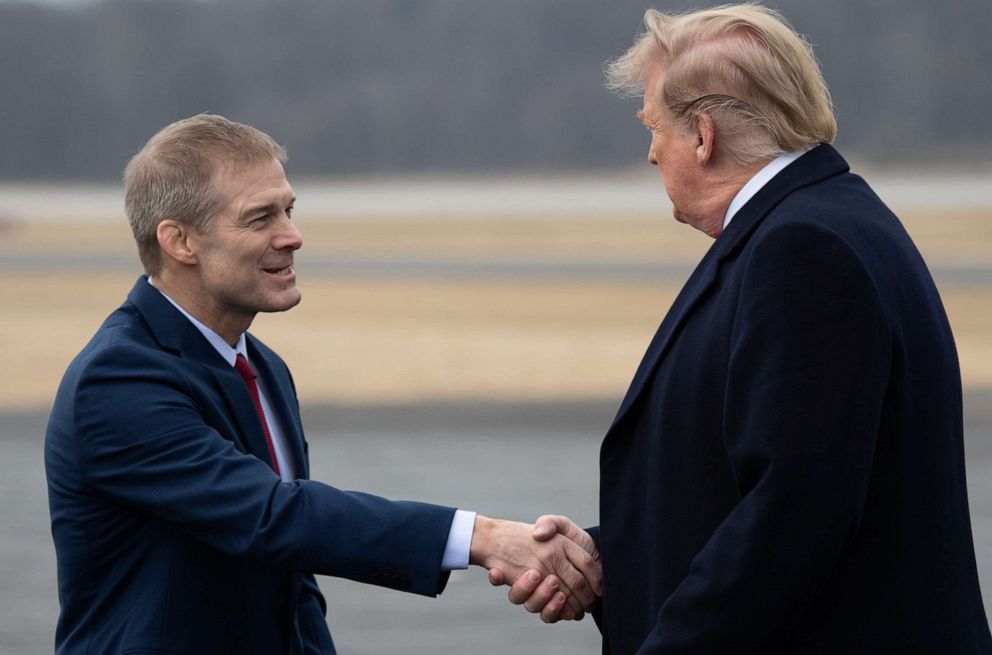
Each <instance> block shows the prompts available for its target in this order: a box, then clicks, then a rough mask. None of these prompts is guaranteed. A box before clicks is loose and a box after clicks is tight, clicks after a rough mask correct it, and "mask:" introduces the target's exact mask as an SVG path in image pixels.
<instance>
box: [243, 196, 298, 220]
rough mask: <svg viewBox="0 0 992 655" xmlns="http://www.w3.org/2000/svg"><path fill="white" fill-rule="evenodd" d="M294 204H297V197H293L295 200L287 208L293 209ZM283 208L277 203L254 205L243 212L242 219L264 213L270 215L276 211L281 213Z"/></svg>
mask: <svg viewBox="0 0 992 655" xmlns="http://www.w3.org/2000/svg"><path fill="white" fill-rule="evenodd" d="M294 204H296V196H293V198H292V199H291V200H290V201H289V204H288V205H286V206H287V207H292V206H293V205H294ZM281 207H282V205H281V204H279V203H277V202H269V203H266V204H264V205H253V206H251V207H248V208H247V209H245V210H244V211H243V212H241V216H242V218H246V217H248V216H252V215H254V214H262V213H265V214H270V213H272V212H274V211H279V209H281Z"/></svg>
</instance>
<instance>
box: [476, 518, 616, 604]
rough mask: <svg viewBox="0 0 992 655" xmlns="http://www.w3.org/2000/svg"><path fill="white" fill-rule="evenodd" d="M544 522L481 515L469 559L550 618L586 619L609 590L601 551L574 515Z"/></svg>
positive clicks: (517, 599)
mask: <svg viewBox="0 0 992 655" xmlns="http://www.w3.org/2000/svg"><path fill="white" fill-rule="evenodd" d="M552 519H554V520H552ZM558 520H560V521H561V525H562V526H563V527H564V528H565V529H563V530H562V531H561V532H562V534H558V532H559V529H558V522H557V521H558ZM540 521H542V522H541V523H538V525H537V526H535V527H532V526H530V525H528V524H526V523H518V522H515V521H504V520H500V519H490V518H487V517H485V516H477V517H476V522H475V531H474V533H473V535H472V545H471V548H470V551H469V563H471V564H477V565H479V566H484V567H485V568H487V569H489V572H490V575H489V580H490V582H492V583H493V584H509V585H511V586H512V588H511V591H510V602H514V603H515V604H521V603H522V604H524V606H525V607H526V608H527V609H528V610H529V611H532V612H541V618H542V620H545V621H546V622H549V623H551V622H554V621H557V620H558V619H559V618H573V619H578V618H581V617H582V613H583V611H585V610H588V609H591V608H592V607H593V606H594V605H595V603H596V601H597V600H598V598H599V597H600V596H602V593H603V570H602V567H601V565H600V563H599V553H598V552H597V551H596V548H595V544H593V542H592V539H591V538H590V537H589V535H587V534H586V533H585V532H583V531H582V530H581V529H579V528H578V527H577V526H576V527H575V529H574V530H573V529H571V528H570V527H569V526H575V524H574V523H572V522H571V521H569V520H568V519H566V518H564V517H542V518H541V520H540ZM576 530H577V531H578V533H581V534H578V533H577V532H576ZM569 537H574V539H572V538H569Z"/></svg>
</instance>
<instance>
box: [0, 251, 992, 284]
mask: <svg viewBox="0 0 992 655" xmlns="http://www.w3.org/2000/svg"><path fill="white" fill-rule="evenodd" d="M694 266H695V262H672V263H666V262H636V261H626V260H625V261H588V260H574V261H547V260H541V259H515V260H514V259H507V258H505V257H499V258H492V259H480V258H473V259H466V258H449V259H445V258H444V257H438V256H436V255H430V256H424V257H407V258H402V257H400V258H397V257H363V256H348V255H340V254H337V255H334V256H333V257H326V256H325V257H321V256H319V255H317V256H313V255H306V256H301V258H300V260H299V261H298V262H297V264H296V268H297V269H298V270H299V271H300V273H301V274H303V275H314V276H333V277H360V278H376V277H385V278H396V277H407V276H417V277H418V278H426V279H436V278H441V279H445V278H446V279H458V280H465V279H472V280H477V279H496V280H581V281H590V280H592V281H630V282H643V281H669V282H671V281H676V282H681V281H683V280H685V279H686V278H688V277H689V274H690V273H692V269H693V267H694ZM60 270H65V271H67V272H69V271H86V272H88V273H93V272H104V271H129V272H130V273H131V274H132V275H135V276H136V275H139V274H140V273H141V268H140V266H139V265H138V264H137V262H136V261H135V258H134V255H133V254H131V253H119V252H103V253H101V252H92V251H86V252H68V251H48V252H41V253H39V252H9V253H4V256H3V259H0V271H18V272H27V271H60ZM930 270H931V273H932V274H933V277H934V280H935V281H936V282H937V283H938V284H939V285H957V286H967V287H975V288H986V287H988V286H990V285H992V266H990V265H989V264H987V263H984V262H940V263H936V264H933V265H931V267H930Z"/></svg>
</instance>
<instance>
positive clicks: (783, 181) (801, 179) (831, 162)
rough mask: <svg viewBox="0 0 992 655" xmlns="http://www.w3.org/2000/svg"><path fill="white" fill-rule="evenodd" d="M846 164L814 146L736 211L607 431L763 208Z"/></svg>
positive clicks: (675, 306) (679, 301) (656, 339)
mask: <svg viewBox="0 0 992 655" xmlns="http://www.w3.org/2000/svg"><path fill="white" fill-rule="evenodd" d="M847 170H848V166H847V162H845V161H844V158H843V157H841V156H840V153H838V152H837V151H836V150H834V149H833V147H831V146H829V145H821V146H818V147H817V148H814V149H813V150H811V151H809V152H808V153H806V154H805V155H803V156H802V157H800V158H799V159H797V160H796V161H795V162H793V163H792V164H790V165H789V166H787V167H786V168H785V169H783V170H782V171H781V172H779V174H778V175H776V176H775V177H774V178H772V180H771V181H770V182H768V184H766V185H765V186H764V187H762V188H761V190H759V191H758V193H756V194H755V195H754V197H753V198H751V200H750V201H748V203H747V204H746V205H744V207H742V208H741V209H740V211H738V212H737V214H736V215H735V216H734V219H733V220H732V221H731V222H730V225H729V226H727V229H726V230H725V231H724V232H723V234H721V235H720V237H719V238H718V239H717V240H716V241H715V242H714V243H713V245H712V246H711V247H710V249H709V250H708V251H707V252H706V255H705V256H704V257H703V259H702V261H700V262H699V265H698V266H696V270H694V271H693V272H692V275H691V276H690V277H689V280H688V281H687V282H686V283H685V286H684V287H682V291H681V292H679V295H678V297H676V298H675V302H674V303H672V307H671V309H669V311H668V314H666V316H665V318H664V320H662V322H661V326H659V328H658V332H657V333H656V334H655V336H654V339H652V340H651V345H649V346H648V350H647V352H646V353H645V354H644V359H642V360H641V365H640V366H639V367H638V369H637V372H636V373H635V374H634V379H633V381H632V382H631V383H630V388H629V389H628V390H627V394H626V396H624V399H623V402H622V403H621V404H620V409H619V410H618V411H617V415H616V418H614V419H613V424H612V426H611V427H610V432H612V431H613V430H614V428H616V426H617V425H618V424H619V423H620V422H621V420H622V419H623V417H624V416H625V415H626V414H627V412H629V411H630V408H631V407H632V406H633V405H634V403H635V402H636V401H637V399H638V398H639V397H640V395H641V394H642V393H643V392H644V390H645V388H646V387H647V386H648V384H647V383H648V381H649V380H650V379H651V378H652V377H653V373H654V371H655V369H656V368H657V367H658V365H659V364H660V362H661V360H662V359H663V358H664V356H665V353H666V352H668V350H669V349H670V348H671V345H672V343H673V341H674V339H675V337H676V336H677V335H678V333H679V330H681V328H682V326H683V324H684V323H685V321H686V319H687V318H688V317H689V315H690V314H691V312H692V309H693V308H694V307H695V306H697V305H698V304H699V303H700V302H702V301H703V299H704V298H706V296H707V294H708V293H710V292H711V291H712V290H713V289H714V288H715V286H716V285H717V281H718V280H719V278H720V269H721V266H722V265H723V264H724V262H725V261H726V260H727V259H728V258H730V257H731V255H733V254H734V253H736V252H737V251H738V250H740V248H742V247H743V246H744V244H746V243H747V241H748V239H749V238H750V236H751V234H752V233H753V232H754V230H755V229H756V228H757V226H758V225H759V224H760V223H761V221H762V220H764V218H765V217H766V216H767V215H768V213H769V212H770V211H771V210H772V209H774V208H775V206H776V205H778V204H779V203H780V202H781V201H782V200H783V199H784V198H785V197H786V196H788V195H789V194H790V193H792V192H793V191H795V190H796V189H799V188H801V187H803V186H807V185H809V184H813V183H815V182H818V181H820V180H823V179H826V178H828V177H832V176H834V175H838V174H840V173H844V172H846V171H847Z"/></svg>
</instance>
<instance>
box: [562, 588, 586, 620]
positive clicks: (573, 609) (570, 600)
mask: <svg viewBox="0 0 992 655" xmlns="http://www.w3.org/2000/svg"><path fill="white" fill-rule="evenodd" d="M561 590H562V592H564V594H565V609H566V610H568V612H569V613H570V614H571V615H572V616H576V615H578V614H582V613H583V612H584V611H585V606H584V605H583V603H582V599H580V598H579V597H578V596H576V595H575V592H574V591H572V590H571V589H569V588H568V587H567V586H566V585H565V584H564V582H563V583H562V589H561Z"/></svg>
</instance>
